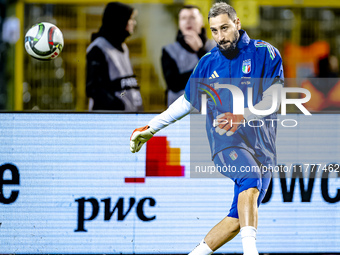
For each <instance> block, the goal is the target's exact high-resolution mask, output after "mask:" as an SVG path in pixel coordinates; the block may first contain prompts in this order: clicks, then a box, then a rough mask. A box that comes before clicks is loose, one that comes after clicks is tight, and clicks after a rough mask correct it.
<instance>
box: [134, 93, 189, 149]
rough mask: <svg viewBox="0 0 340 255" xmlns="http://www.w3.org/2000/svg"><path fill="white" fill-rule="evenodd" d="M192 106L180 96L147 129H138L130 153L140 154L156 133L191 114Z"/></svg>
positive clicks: (135, 131)
mask: <svg viewBox="0 0 340 255" xmlns="http://www.w3.org/2000/svg"><path fill="white" fill-rule="evenodd" d="M190 109H191V104H190V103H189V101H188V100H187V99H186V98H185V97H184V95H183V96H180V97H179V98H178V99H177V100H176V101H175V102H174V103H173V104H171V105H170V106H169V108H168V109H167V110H165V111H164V112H162V113H161V114H159V115H157V116H156V117H154V118H153V119H152V120H151V121H150V122H149V124H148V125H146V126H145V127H141V128H137V129H135V130H134V131H133V132H132V135H131V137H130V151H131V152H132V153H135V152H138V151H139V150H140V149H141V148H142V146H143V144H144V143H146V142H147V141H149V140H150V139H151V138H152V137H153V136H154V134H156V132H158V131H159V130H161V129H163V128H165V127H167V126H169V125H170V124H172V123H174V122H176V121H177V120H180V119H182V118H183V117H184V116H186V115H188V114H189V113H190Z"/></svg>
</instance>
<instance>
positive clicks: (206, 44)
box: [162, 5, 216, 106]
mask: <svg viewBox="0 0 340 255" xmlns="http://www.w3.org/2000/svg"><path fill="white" fill-rule="evenodd" d="M178 23H179V30H178V32H177V37H176V42H174V43H172V44H169V45H167V46H165V47H164V48H163V51H162V68H163V74H164V78H165V81H166V84H167V99H168V106H169V105H170V104H172V103H173V102H174V101H175V100H176V99H177V98H179V97H180V96H181V95H183V94H184V88H185V85H186V84H187V81H188V79H189V77H190V75H191V73H192V71H193V70H194V68H195V66H196V64H197V63H198V61H199V59H200V58H201V57H202V56H204V55H205V54H206V53H207V52H208V51H210V50H211V49H212V48H214V47H215V46H216V43H214V41H212V40H207V35H206V31H205V28H204V27H203V17H202V14H201V13H200V10H199V8H198V7H197V6H194V5H185V6H183V7H182V9H181V10H180V11H179V14H178Z"/></svg>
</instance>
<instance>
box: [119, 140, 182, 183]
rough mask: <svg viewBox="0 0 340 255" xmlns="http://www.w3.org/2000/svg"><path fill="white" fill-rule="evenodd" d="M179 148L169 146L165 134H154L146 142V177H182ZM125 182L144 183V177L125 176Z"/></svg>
mask: <svg viewBox="0 0 340 255" xmlns="http://www.w3.org/2000/svg"><path fill="white" fill-rule="evenodd" d="M180 163H181V149H180V148H171V147H170V146H169V141H168V140H167V137H166V136H156V137H153V138H152V139H150V140H149V141H148V142H147V143H146V167H145V176H146V177H182V176H184V172H185V167H184V166H181V164H180ZM125 182H126V183H144V182H145V178H142V177H132V178H131V177H130V178H125Z"/></svg>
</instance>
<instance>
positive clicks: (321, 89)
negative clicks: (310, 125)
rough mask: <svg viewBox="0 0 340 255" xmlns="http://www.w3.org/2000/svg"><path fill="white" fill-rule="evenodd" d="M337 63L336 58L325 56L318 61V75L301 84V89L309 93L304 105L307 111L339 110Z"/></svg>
mask: <svg viewBox="0 0 340 255" xmlns="http://www.w3.org/2000/svg"><path fill="white" fill-rule="evenodd" d="M338 77H339V62H338V59H337V57H336V56H332V55H327V56H324V57H321V58H320V59H319V61H318V74H317V75H316V76H315V77H311V78H309V79H306V80H304V81H303V82H302V84H301V87H302V88H305V89H307V90H308V91H310V93H311V99H310V100H309V101H308V102H307V103H305V104H304V106H305V107H306V108H307V109H308V110H309V111H315V112H318V111H322V110H339V109H340V80H339V78H338Z"/></svg>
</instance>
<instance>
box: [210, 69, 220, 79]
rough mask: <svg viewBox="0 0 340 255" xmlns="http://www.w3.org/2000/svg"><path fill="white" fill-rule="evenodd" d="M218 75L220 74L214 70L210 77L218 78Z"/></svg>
mask: <svg viewBox="0 0 340 255" xmlns="http://www.w3.org/2000/svg"><path fill="white" fill-rule="evenodd" d="M218 77H220V76H219V75H218V74H217V72H216V71H214V72H213V73H212V75H211V76H210V77H209V79H214V78H218Z"/></svg>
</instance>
